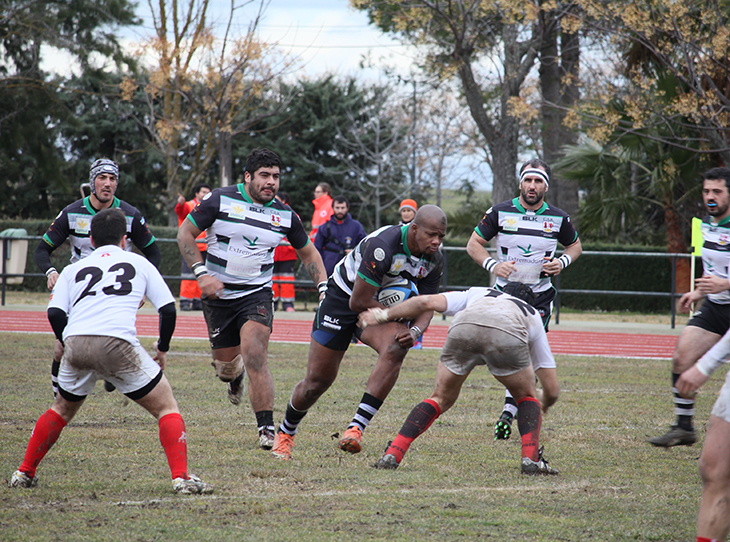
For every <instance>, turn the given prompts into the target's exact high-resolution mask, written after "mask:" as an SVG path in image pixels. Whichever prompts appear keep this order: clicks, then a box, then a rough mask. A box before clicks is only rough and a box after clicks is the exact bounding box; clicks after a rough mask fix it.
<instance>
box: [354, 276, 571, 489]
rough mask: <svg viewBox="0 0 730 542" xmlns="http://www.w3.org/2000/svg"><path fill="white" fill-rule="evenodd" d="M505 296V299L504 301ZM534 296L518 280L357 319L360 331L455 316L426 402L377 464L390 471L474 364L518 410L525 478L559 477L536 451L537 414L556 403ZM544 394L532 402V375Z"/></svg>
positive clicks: (410, 303) (415, 300) (448, 402)
mask: <svg viewBox="0 0 730 542" xmlns="http://www.w3.org/2000/svg"><path fill="white" fill-rule="evenodd" d="M508 294H509V295H508ZM534 302H535V294H534V293H533V292H532V290H531V289H530V288H529V287H528V286H526V285H525V284H522V283H520V282H510V283H508V284H507V285H505V286H504V287H503V289H502V291H499V290H496V289H491V288H470V289H469V290H467V291H463V292H446V293H444V294H436V295H428V296H418V297H415V298H413V299H409V300H407V301H405V302H403V303H401V304H399V305H396V306H394V307H391V308H388V309H370V310H369V311H367V312H364V313H362V314H361V315H360V326H361V327H363V328H365V329H370V327H371V326H374V325H378V324H385V323H387V322H391V321H394V320H398V319H409V318H415V317H417V316H418V315H419V314H422V313H424V312H426V313H429V314H433V311H438V312H440V313H442V314H445V315H447V316H454V320H453V322H452V323H451V325H450V326H449V331H448V335H447V337H446V343H445V344H444V348H443V350H442V352H441V359H440V360H439V364H438V367H437V369H436V387H435V389H434V391H433V393H432V394H431V397H429V398H428V399H426V400H424V401H422V402H421V403H419V404H418V405H416V406H415V408H414V409H413V410H412V411H411V413H410V414H409V415H408V418H407V419H406V422H405V423H404V424H403V427H402V428H401V430H400V432H399V433H398V436H396V438H395V439H393V441H392V442H391V443H389V445H388V447H387V449H386V450H385V454H383V457H381V458H380V459H379V460H378V462H377V463H376V464H375V467H376V468H380V469H395V468H397V467H398V465H400V462H401V461H402V460H403V456H404V455H405V454H406V452H407V451H408V448H409V447H410V445H411V444H412V443H413V441H414V440H415V439H416V438H418V437H419V436H420V435H422V434H423V433H424V432H425V431H426V430H427V429H428V428H429V427H430V426H431V424H432V423H433V422H434V421H435V420H436V418H438V417H439V416H440V415H441V414H443V413H444V412H446V411H447V410H448V409H450V408H451V407H452V406H453V405H454V403H455V402H456V399H457V398H458V397H459V392H460V391H461V386H462V385H463V384H464V382H465V381H466V379H467V377H468V376H469V373H471V371H472V369H474V368H475V367H476V366H477V365H486V366H487V367H488V368H489V371H490V372H491V373H492V375H493V376H494V378H496V379H497V380H499V382H501V383H502V384H503V385H504V386H505V387H506V388H507V389H508V390H509V391H510V393H511V394H512V396H513V397H514V399H515V401H516V402H517V405H518V407H519V409H520V416H519V418H518V422H517V424H518V428H519V431H520V435H522V462H521V469H522V473H523V474H531V475H532V474H558V471H557V470H555V469H553V468H552V467H550V466H549V465H548V464H547V461H546V460H545V458H544V457H543V456H542V448H541V447H540V426H541V424H542V413H543V412H547V411H548V408H550V407H551V406H552V405H553V404H555V401H557V400H558V392H559V386H558V379H557V374H556V371H555V359H554V358H553V355H552V352H550V345H549V344H548V341H547V336H546V335H545V329H544V328H543V325H542V320H541V319H540V316H539V314H538V313H537V311H536V310H535V309H534V308H533V307H532V303H534ZM536 375H537V378H538V379H539V380H540V383H541V384H542V388H543V394H542V403H541V401H539V400H538V395H537V390H536V388H535V376H536Z"/></svg>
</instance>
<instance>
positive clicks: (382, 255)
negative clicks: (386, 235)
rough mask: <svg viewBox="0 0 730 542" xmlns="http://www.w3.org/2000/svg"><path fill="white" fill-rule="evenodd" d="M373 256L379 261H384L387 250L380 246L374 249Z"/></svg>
mask: <svg viewBox="0 0 730 542" xmlns="http://www.w3.org/2000/svg"><path fill="white" fill-rule="evenodd" d="M373 257H374V258H375V259H376V260H378V261H379V262H382V261H383V260H384V259H385V251H384V250H383V249H382V248H380V247H378V248H376V249H375V250H374V251H373Z"/></svg>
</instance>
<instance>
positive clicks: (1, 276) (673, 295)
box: [0, 236, 692, 329]
mask: <svg viewBox="0 0 730 542" xmlns="http://www.w3.org/2000/svg"><path fill="white" fill-rule="evenodd" d="M40 239H42V237H40V236H25V237H12V238H9V237H4V238H1V239H0V240H1V241H2V253H1V256H2V270H1V273H0V287H1V290H2V294H1V299H0V304H1V305H3V306H4V305H5V292H6V289H7V284H8V279H11V278H15V277H24V278H32V277H45V275H44V274H43V273H29V272H27V269H28V268H29V267H34V266H35V264H34V262H32V261H26V264H25V268H26V272H24V273H9V272H8V271H7V262H8V258H7V257H6V255H8V254H10V252H11V245H10V243H12V242H13V241H23V240H27V241H29V242H32V241H36V242H37V241H39V240H40ZM157 242H159V243H176V242H177V241H176V240H175V239H157ZM32 246H35V244H33V245H32ZM487 250H488V251H489V252H490V253H492V254H494V252H495V249H493V248H489V247H488V248H487ZM464 251H466V248H464V247H443V252H444V255H445V260H446V265H445V268H444V276H443V280H442V286H441V290H442V291H449V290H466V289H468V288H469V286H464V285H452V284H449V264H448V261H449V253H450V252H464ZM29 252H30V253H32V251H29ZM597 255H600V256H614V257H622V258H626V257H631V258H649V257H651V258H657V257H659V258H668V259H670V260H671V270H672V273H671V288H670V291H668V292H649V291H633V290H589V289H570V288H561V287H560V275H558V276H557V277H555V279H554V280H553V284H554V285H555V289H556V290H557V296H556V298H555V305H554V309H553V314H554V317H555V323H556V324H559V323H560V298H561V295H564V294H578V295H614V296H616V295H617V296H646V297H662V298H667V300H668V301H669V310H670V314H671V324H670V325H671V327H672V329H674V327H675V324H676V299H677V298H679V297H681V295H682V294H681V293H677V276H676V269H677V262H678V260H680V259H690V258H692V255H691V254H681V253H664V252H603V251H584V252H583V253H582V254H581V258H586V257H590V256H597ZM163 278H164V279H165V280H185V279H188V278H189V277H183V276H181V275H163ZM277 282H282V281H277ZM287 283H289V284H293V285H294V287H295V288H300V289H304V290H308V289H311V290H314V289H316V287H315V284H314V283H313V282H312V281H311V280H302V279H295V280H293V281H287Z"/></svg>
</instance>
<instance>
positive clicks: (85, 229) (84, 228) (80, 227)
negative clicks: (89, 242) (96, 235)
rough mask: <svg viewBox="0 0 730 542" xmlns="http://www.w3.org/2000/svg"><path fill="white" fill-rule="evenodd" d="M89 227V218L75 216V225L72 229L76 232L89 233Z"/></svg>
mask: <svg viewBox="0 0 730 542" xmlns="http://www.w3.org/2000/svg"><path fill="white" fill-rule="evenodd" d="M90 227H91V220H89V219H87V218H81V219H79V218H77V219H76V227H75V228H74V230H76V232H78V233H89V228H90Z"/></svg>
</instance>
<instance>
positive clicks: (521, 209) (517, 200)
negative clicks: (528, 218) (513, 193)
mask: <svg viewBox="0 0 730 542" xmlns="http://www.w3.org/2000/svg"><path fill="white" fill-rule="evenodd" d="M512 205H514V206H515V208H516V209H517V210H518V211H519V212H521V213H522V214H527V209H525V208H524V207H523V206H522V204H521V203H520V198H515V199H513V200H512ZM547 208H548V204H547V203H546V202H545V200H543V201H542V206H541V207H540V208H539V209H537V210H536V211H535V214H536V215H541V214H542V213H544V212H545V211H547Z"/></svg>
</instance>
